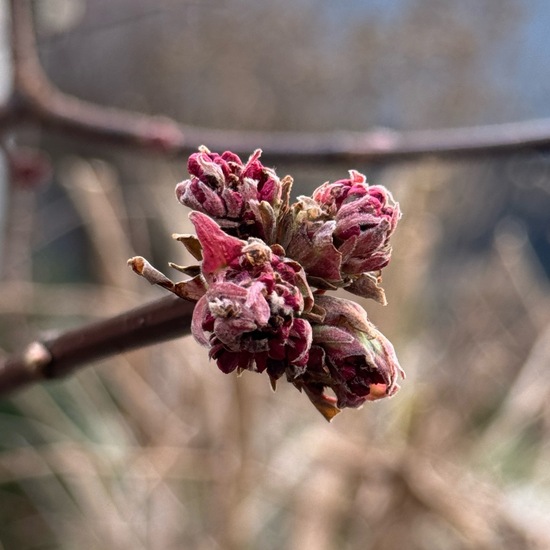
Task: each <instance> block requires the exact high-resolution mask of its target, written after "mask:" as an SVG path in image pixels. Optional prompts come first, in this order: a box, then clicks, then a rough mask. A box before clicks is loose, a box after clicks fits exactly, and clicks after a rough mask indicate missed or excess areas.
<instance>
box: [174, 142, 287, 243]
mask: <svg viewBox="0 0 550 550" xmlns="http://www.w3.org/2000/svg"><path fill="white" fill-rule="evenodd" d="M261 153H262V152H261V150H260V149H257V150H256V151H254V153H252V155H251V156H250V158H249V159H248V161H247V163H246V164H244V163H243V162H242V161H241V159H240V158H239V157H238V156H237V155H236V154H235V153H231V152H230V151H226V152H225V153H223V154H221V155H220V154H218V153H211V152H210V151H209V150H208V149H207V148H206V147H204V146H203V147H200V148H199V152H198V153H194V154H192V155H191V156H190V157H189V161H188V163H187V168H188V170H189V174H190V176H191V177H190V179H188V180H184V181H182V182H180V183H178V185H177V186H176V196H177V198H178V200H179V201H180V202H181V203H182V204H184V205H185V206H188V207H189V208H192V209H193V210H196V211H198V212H203V213H204V214H208V215H209V216H211V217H212V218H214V219H215V220H216V221H217V222H218V224H219V225H221V226H222V227H223V229H224V230H225V231H226V232H228V233H230V234H233V235H236V236H238V237H242V238H247V237H259V238H261V239H263V240H265V241H267V242H270V243H271V242H273V232H274V230H275V221H276V217H277V214H278V211H279V208H280V206H281V194H282V189H283V186H284V185H288V184H289V182H288V180H285V179H284V181H281V180H279V178H278V176H277V174H276V173H275V171H274V170H272V169H270V168H266V167H265V166H264V165H263V164H262V163H261V162H260V160H259V158H260V155H261Z"/></svg>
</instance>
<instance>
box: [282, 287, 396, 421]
mask: <svg viewBox="0 0 550 550" xmlns="http://www.w3.org/2000/svg"><path fill="white" fill-rule="evenodd" d="M315 304H316V306H317V307H319V308H322V309H323V310H324V311H325V317H324V319H323V322H322V323H319V324H317V323H316V324H314V325H313V344H312V347H311V350H310V355H309V361H308V365H307V369H306V371H305V372H304V373H303V375H301V376H299V377H298V378H297V379H296V380H294V381H293V382H294V384H295V385H296V386H297V387H298V388H300V389H305V390H306V391H307V393H308V395H309V396H310V399H312V401H313V402H314V404H315V405H316V406H318V408H319V409H320V410H321V412H323V410H322V409H324V410H325V412H326V411H327V410H328V411H330V409H331V408H332V407H334V405H337V407H338V408H340V409H341V408H344V407H360V406H361V405H362V404H363V403H364V402H365V401H374V400H377V399H381V398H383V397H391V396H392V395H394V394H395V393H396V392H397V390H398V389H399V386H398V385H397V378H398V376H399V375H401V376H402V377H404V373H403V370H402V369H401V367H400V365H399V362H398V360H397V356H396V355H395V351H394V349H393V346H392V345H391V343H390V342H389V341H388V340H387V339H386V338H385V337H384V335H383V334H381V333H380V332H379V331H378V330H377V329H376V328H375V327H374V326H373V325H372V323H370V322H369V321H368V319H367V315H366V312H365V310H364V309H363V308H362V307H361V306H359V305H358V304H356V303H355V302H351V301H349V300H343V299H341V298H336V297H332V296H327V295H320V296H316V297H315ZM325 388H330V389H331V390H332V391H333V392H334V394H335V395H336V403H334V398H331V397H330V396H327V395H325V394H324V393H323V391H324V389H325ZM325 412H323V414H325Z"/></svg>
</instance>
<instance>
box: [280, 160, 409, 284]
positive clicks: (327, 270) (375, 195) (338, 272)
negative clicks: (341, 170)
mask: <svg viewBox="0 0 550 550" xmlns="http://www.w3.org/2000/svg"><path fill="white" fill-rule="evenodd" d="M400 217H401V212H400V210H399V204H398V203H396V202H395V201H394V200H393V197H392V196H391V193H390V192H389V191H388V190H387V189H386V188H384V187H382V186H379V185H376V186H369V185H368V184H367V183H366V179H365V176H364V175H362V174H360V173H359V172H355V171H354V170H351V171H350V178H349V179H345V180H339V181H336V182H334V183H325V184H323V185H321V186H320V187H319V188H317V189H316V190H315V191H314V192H313V195H312V197H311V198H310V197H299V200H298V202H296V203H295V204H294V205H293V206H292V222H291V223H290V224H289V225H291V229H290V230H289V231H287V235H286V241H285V248H286V252H287V254H288V255H289V256H290V257H291V258H294V259H295V260H296V261H298V262H300V263H301V264H302V266H303V267H304V269H305V271H306V272H307V274H308V276H309V277H310V278H312V282H314V284H315V281H317V283H320V284H318V285H317V286H320V287H321V288H331V285H334V286H336V287H338V286H345V287H347V286H349V285H351V284H352V283H354V281H356V280H357V278H358V277H360V276H361V275H362V274H363V273H368V272H378V271H379V270H381V269H382V268H383V267H385V266H386V265H387V264H388V262H389V260H390V257H391V246H390V243H389V239H390V236H391V235H392V233H393V231H394V230H395V227H396V225H397V222H398V220H399V218H400ZM323 282H324V283H323ZM325 285H327V286H325ZM363 286H364V285H363Z"/></svg>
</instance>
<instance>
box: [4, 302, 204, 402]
mask: <svg viewBox="0 0 550 550" xmlns="http://www.w3.org/2000/svg"><path fill="white" fill-rule="evenodd" d="M193 307H194V304H193V303H192V302H188V301H185V300H182V299H181V298H178V297H177V296H167V297H165V298H162V299H160V300H157V301H155V302H152V303H150V304H147V305H145V306H141V307H138V308H136V309H133V310H130V311H127V312H125V313H122V314H121V315H118V316H116V317H112V318H110V319H106V320H102V321H97V322H95V323H92V324H89V325H86V326H83V327H81V328H77V329H74V330H70V331H68V332H65V333H63V334H61V335H60V336H58V337H57V338H53V339H50V340H45V341H35V342H33V343H31V344H30V345H29V346H28V347H27V349H26V350H25V351H24V352H23V353H22V354H20V355H14V356H12V357H8V358H7V359H4V360H1V359H0V395H5V394H7V393H9V392H13V391H15V390H18V389H20V388H23V387H25V386H27V385H29V384H32V383H34V382H40V381H43V380H47V379H52V378H60V377H63V376H66V375H69V374H71V373H73V372H74V371H75V370H76V369H78V368H80V367H82V366H84V365H86V364H87V363H90V362H92V361H97V360H98V359H101V358H103V357H108V356H110V355H114V354H117V353H122V352H124V351H129V350H132V349H136V348H139V347H143V346H148V345H151V344H156V343H158V342H164V341H166V340H171V339H173V338H176V337H178V336H182V335H184V334H188V333H189V331H190V326H191V316H192V314H193Z"/></svg>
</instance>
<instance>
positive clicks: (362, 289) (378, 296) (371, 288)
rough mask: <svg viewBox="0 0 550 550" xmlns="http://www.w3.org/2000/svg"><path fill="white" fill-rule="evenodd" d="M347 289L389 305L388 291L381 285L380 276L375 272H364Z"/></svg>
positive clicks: (357, 294)
mask: <svg viewBox="0 0 550 550" xmlns="http://www.w3.org/2000/svg"><path fill="white" fill-rule="evenodd" d="M345 289H346V290H347V291H348V292H351V293H352V294H355V295H356V296H361V298H370V299H372V300H374V301H375V302H378V303H379V304H382V305H383V306H385V305H387V303H388V302H387V300H386V293H385V292H384V289H383V288H382V287H381V286H380V276H379V275H376V274H374V273H362V274H361V275H359V277H357V279H355V280H354V281H353V282H352V283H350V284H349V285H347V286H346V287H345Z"/></svg>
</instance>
